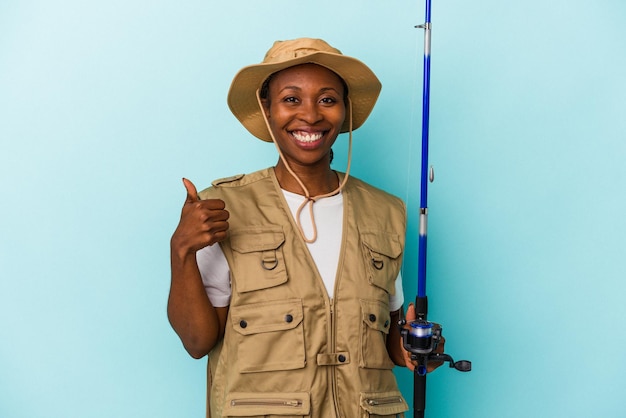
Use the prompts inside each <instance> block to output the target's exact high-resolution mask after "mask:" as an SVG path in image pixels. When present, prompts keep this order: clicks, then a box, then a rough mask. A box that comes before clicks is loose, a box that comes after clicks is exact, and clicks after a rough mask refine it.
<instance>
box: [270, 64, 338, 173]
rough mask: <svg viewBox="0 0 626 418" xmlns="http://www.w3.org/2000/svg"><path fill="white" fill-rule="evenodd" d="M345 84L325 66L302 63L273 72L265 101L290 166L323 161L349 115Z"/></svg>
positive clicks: (275, 133)
mask: <svg viewBox="0 0 626 418" xmlns="http://www.w3.org/2000/svg"><path fill="white" fill-rule="evenodd" d="M344 94H345V91H344V84H343V83H342V81H341V79H340V78H339V76H337V75H336V74H335V73H334V72H332V71H330V70H328V69H327V68H325V67H321V66H319V65H315V64H303V65H298V66H295V67H291V68H287V69H285V70H282V71H280V72H278V73H276V74H274V75H273V76H272V78H271V80H270V82H269V89H268V95H267V99H265V100H264V101H263V105H264V108H265V114H266V115H267V118H268V122H269V125H270V129H271V130H272V133H273V134H274V138H275V139H276V142H277V144H278V147H279V148H280V149H281V151H282V152H283V156H284V158H285V159H286V160H287V161H288V163H289V165H290V166H292V167H293V166H295V165H300V166H311V165H315V164H318V163H320V162H324V163H325V165H326V167H328V161H327V159H328V155H329V151H330V148H331V146H332V145H333V143H334V142H335V140H336V139H337V135H339V132H340V130H341V126H342V125H343V121H344V119H345V117H346V106H345V102H344Z"/></svg>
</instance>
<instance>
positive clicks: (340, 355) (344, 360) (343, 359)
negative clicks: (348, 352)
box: [337, 354, 346, 363]
mask: <svg viewBox="0 0 626 418" xmlns="http://www.w3.org/2000/svg"><path fill="white" fill-rule="evenodd" d="M337 360H339V363H345V362H346V356H344V355H343V354H339V356H337Z"/></svg>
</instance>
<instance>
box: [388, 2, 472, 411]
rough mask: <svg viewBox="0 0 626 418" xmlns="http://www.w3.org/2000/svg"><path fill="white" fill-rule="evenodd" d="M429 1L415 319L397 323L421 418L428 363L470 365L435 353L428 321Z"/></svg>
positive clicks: (433, 328)
mask: <svg viewBox="0 0 626 418" xmlns="http://www.w3.org/2000/svg"><path fill="white" fill-rule="evenodd" d="M430 10H431V0H426V19H425V22H424V23H423V24H421V25H417V26H415V27H416V28H420V29H424V73H423V87H422V92H423V93H422V165H421V172H420V211H419V240H418V244H419V252H418V271H417V296H416V297H415V314H416V320H414V321H411V322H409V327H408V328H405V325H406V320H401V321H400V326H401V330H400V332H401V334H402V340H403V345H404V348H405V349H406V350H407V351H409V352H410V353H411V359H412V360H414V361H416V362H417V366H416V367H415V371H414V373H413V377H414V379H413V380H414V382H413V416H414V417H415V418H423V417H424V411H425V409H426V373H427V371H428V370H427V365H428V362H430V361H433V362H448V363H450V367H451V368H455V369H456V370H458V371H461V372H469V371H470V370H471V369H472V363H471V362H469V361H467V360H460V361H457V362H455V361H454V360H453V359H452V357H451V356H449V355H448V354H444V353H436V352H435V350H436V349H437V346H438V345H439V342H440V341H441V339H442V336H441V327H440V326H438V325H436V324H434V323H433V322H429V321H428V319H427V317H428V297H427V296H426V249H427V241H428V182H429V181H430V182H431V183H432V182H433V181H434V178H435V176H434V171H433V168H432V167H430V168H429V167H428V142H429V122H430V120H429V119H430V44H431V42H430V40H431V20H430Z"/></svg>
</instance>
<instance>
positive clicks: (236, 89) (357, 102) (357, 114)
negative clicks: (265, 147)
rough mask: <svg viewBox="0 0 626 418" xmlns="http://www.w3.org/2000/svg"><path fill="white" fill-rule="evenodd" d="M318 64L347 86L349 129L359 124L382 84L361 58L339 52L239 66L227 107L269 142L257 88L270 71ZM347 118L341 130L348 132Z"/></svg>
mask: <svg viewBox="0 0 626 418" xmlns="http://www.w3.org/2000/svg"><path fill="white" fill-rule="evenodd" d="M309 63H312V64H318V65H321V66H323V67H326V68H328V69H329V70H331V71H333V72H335V73H336V74H337V75H338V76H339V77H341V78H342V79H343V80H344V81H345V83H346V85H347V86H348V96H349V98H350V101H351V102H352V130H355V129H357V128H359V127H360V126H361V125H363V123H364V122H365V120H366V119H367V117H368V116H369V115H370V113H371V112H372V109H373V108H374V105H375V104H376V100H377V99H378V96H379V94H380V90H381V88H382V85H381V83H380V81H379V80H378V78H377V77H376V75H375V74H374V73H373V72H372V70H370V69H369V67H368V66H367V65H365V64H364V63H362V62H361V61H359V60H357V59H355V58H352V57H347V56H345V55H341V54H335V53H330V52H315V53H312V54H310V55H306V56H301V57H297V58H293V59H290V60H286V61H283V62H279V63H261V64H255V65H250V66H248V67H244V68H242V69H241V70H240V71H239V72H238V73H237V74H236V75H235V77H234V79H233V82H232V83H231V85H230V90H229V91H228V107H230V110H231V111H232V112H233V114H234V115H235V117H236V118H237V119H238V120H239V122H241V124H242V125H243V126H244V127H245V128H246V129H247V130H248V131H249V132H250V133H251V134H252V135H254V136H255V137H257V138H259V139H262V140H263V141H267V142H272V137H271V135H270V133H269V131H268V128H267V125H266V123H265V120H264V118H263V114H262V112H263V110H262V109H261V108H260V107H259V103H258V100H257V98H256V91H257V90H258V89H260V88H261V85H262V84H263V82H264V81H265V80H266V79H267V78H268V77H269V76H270V75H272V74H274V73H276V72H278V71H281V70H284V69H286V68H289V67H293V66H296V65H300V64H309ZM349 129H350V120H349V118H346V120H345V121H344V123H343V125H342V127H341V132H348V130H349Z"/></svg>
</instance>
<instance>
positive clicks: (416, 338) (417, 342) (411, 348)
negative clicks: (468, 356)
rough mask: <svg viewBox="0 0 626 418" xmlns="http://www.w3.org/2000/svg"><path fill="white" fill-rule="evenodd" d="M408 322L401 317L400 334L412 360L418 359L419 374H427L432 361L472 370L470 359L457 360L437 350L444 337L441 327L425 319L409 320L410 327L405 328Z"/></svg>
mask: <svg viewBox="0 0 626 418" xmlns="http://www.w3.org/2000/svg"><path fill="white" fill-rule="evenodd" d="M406 324H407V321H406V320H405V319H401V320H400V321H399V322H398V325H399V326H400V334H401V335H402V345H403V346H404V349H405V350H407V351H408V352H409V353H411V360H414V361H417V367H416V369H415V372H416V373H417V374H418V375H420V376H425V375H426V373H427V368H426V366H427V364H428V362H430V361H433V362H448V363H450V367H451V368H454V369H456V370H458V371H460V372H469V371H470V370H472V362H470V361H468V360H459V361H456V362H455V361H454V359H452V357H451V356H450V355H448V354H443V353H436V352H435V350H436V349H437V346H438V345H439V342H440V341H441V338H442V336H441V327H439V326H435V324H434V323H433V322H429V321H426V320H423V319H418V320H415V321H411V322H409V323H408V324H409V328H405V325H406Z"/></svg>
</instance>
